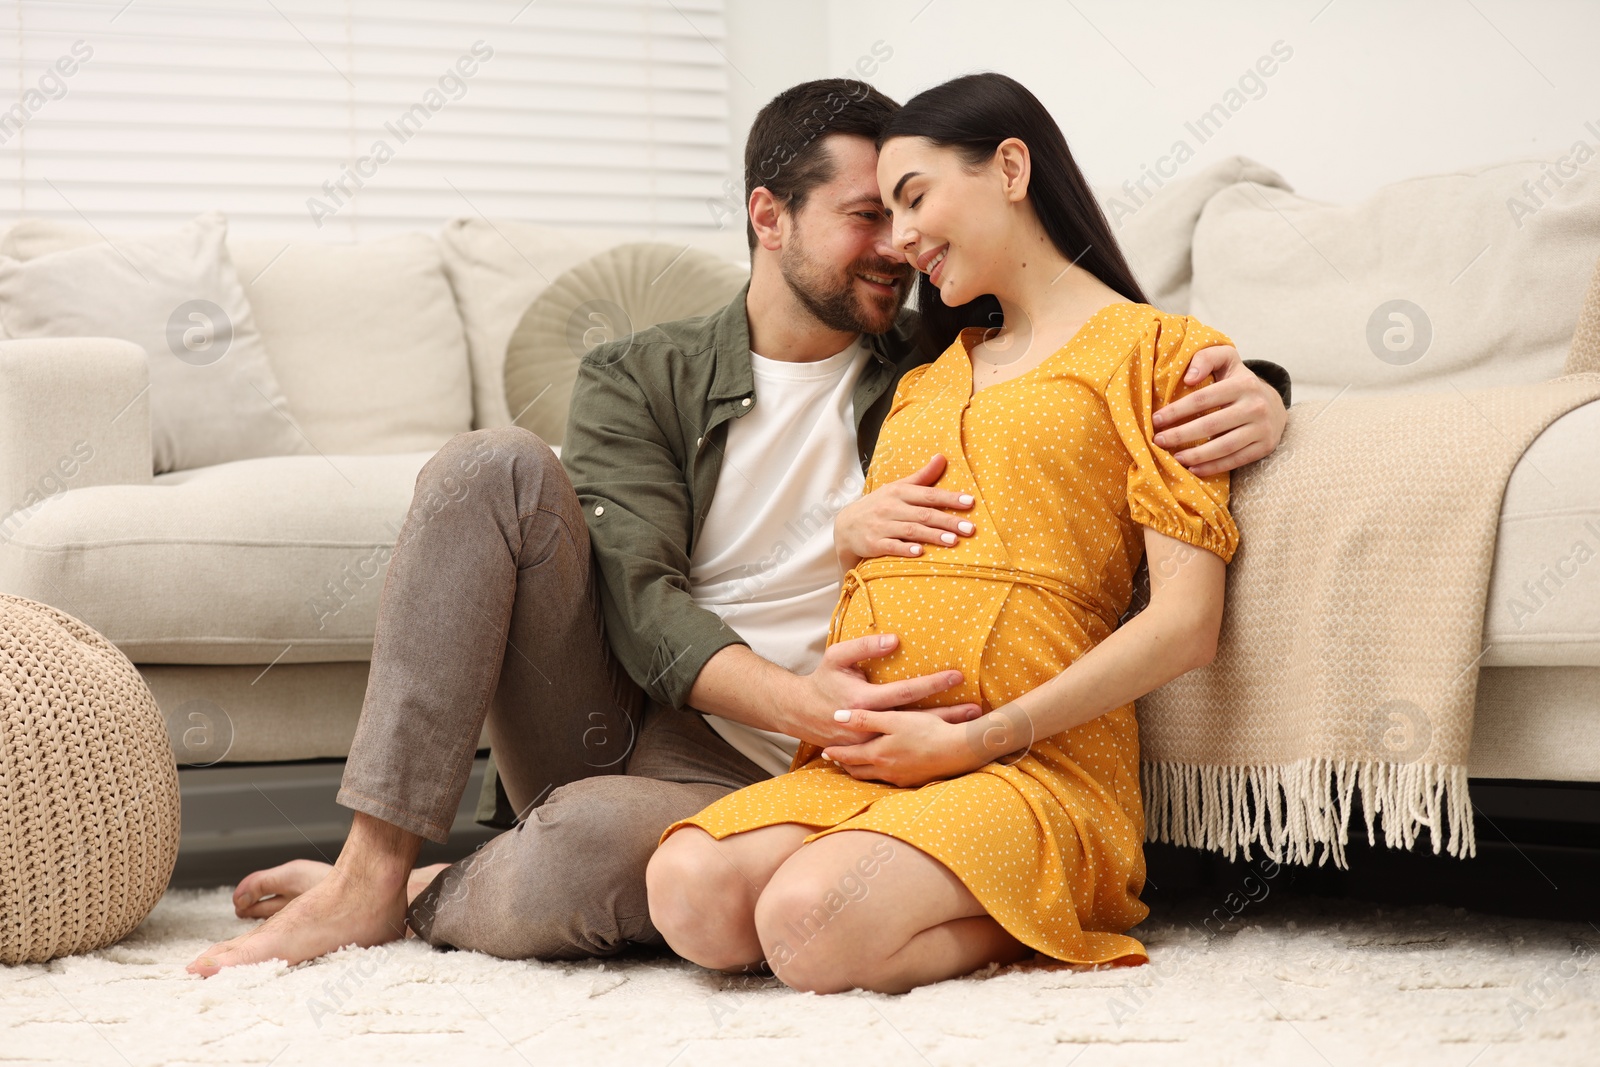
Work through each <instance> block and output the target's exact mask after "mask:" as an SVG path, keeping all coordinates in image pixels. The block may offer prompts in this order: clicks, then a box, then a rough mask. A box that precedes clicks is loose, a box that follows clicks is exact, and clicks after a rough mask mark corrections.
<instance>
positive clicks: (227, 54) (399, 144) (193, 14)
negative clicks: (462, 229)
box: [0, 0, 729, 240]
mask: <svg viewBox="0 0 1600 1067" xmlns="http://www.w3.org/2000/svg"><path fill="white" fill-rule="evenodd" d="M723 34H724V20H723V14H722V0H635V2H625V0H569V2H560V0H532V2H526V3H525V2H524V0H507V2H504V3H493V2H473V0H467V2H460V0H449V2H446V0H389V2H377V0H337V2H321V3H319V2H315V0H219V2H200V0H194V2H191V3H188V4H183V3H172V2H158V0H131V2H129V0H106V2H53V3H42V2H37V0H35V2H25V0H22V2H16V0H14V2H11V3H4V2H0V180H3V182H4V189H3V192H0V197H3V199H0V210H8V211H9V212H11V213H13V214H15V215H28V216H35V217H48V218H56V219H63V220H73V221H79V222H84V221H87V222H88V223H90V224H91V225H93V226H95V227H96V228H98V229H100V230H102V231H106V232H110V231H113V230H120V231H131V230H138V229H152V228H164V227H167V226H170V225H172V224H173V223H176V222H179V221H182V220H185V219H188V218H191V217H193V216H194V215H195V214H197V213H199V212H201V211H203V210H206V209H208V208H218V209H221V210H222V211H224V212H226V213H227V214H228V216H229V218H230V219H231V220H232V223H233V228H234V231H235V232H239V233H247V234H255V235H277V234H284V235H295V236H299V237H303V238H307V237H312V236H313V235H314V236H315V237H317V238H321V239H332V240H351V239H355V238H358V237H368V236H375V235H379V234H383V233H389V232H394V231H401V230H419V229H420V230H431V229H434V228H436V227H438V226H439V225H440V224H442V223H443V222H444V221H445V220H447V219H450V218H454V217H457V216H463V215H467V216H470V215H478V214H482V215H484V216H487V217H488V218H491V219H493V218H516V219H525V220H529V221H534V222H547V223H554V224H558V225H595V226H606V227H616V228H624V227H625V228H634V229H654V228H674V227H686V226H687V227H709V226H712V225H714V223H715V220H714V219H713V217H712V216H711V214H710V212H709V211H708V208H707V204H708V202H713V203H714V202H718V201H720V200H721V199H722V198H723V195H724V190H723V182H724V181H725V180H726V179H727V178H728V164H727V161H728V137H729V128H728V127H729V119H728V85H727V68H726V65H725V63H724V60H723V56H722V52H723V50H724V45H723V43H722V42H723Z"/></svg>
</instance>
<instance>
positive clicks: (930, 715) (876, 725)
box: [822, 706, 993, 788]
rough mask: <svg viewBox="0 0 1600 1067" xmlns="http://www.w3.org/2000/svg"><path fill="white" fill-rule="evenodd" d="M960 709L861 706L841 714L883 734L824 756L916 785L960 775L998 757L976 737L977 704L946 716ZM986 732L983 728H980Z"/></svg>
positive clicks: (851, 769) (852, 769)
mask: <svg viewBox="0 0 1600 1067" xmlns="http://www.w3.org/2000/svg"><path fill="white" fill-rule="evenodd" d="M950 710H954V709H947V708H929V709H925V710H919V711H870V710H867V709H864V708H855V709H851V710H849V711H840V712H837V713H836V717H843V718H840V722H841V724H842V725H846V726H848V727H850V728H851V729H853V730H862V731H870V732H873V733H876V734H877V735H878V736H877V737H874V738H872V739H870V740H868V741H863V742H861V743H859V744H854V745H832V746H829V747H828V748H825V749H823V750H822V755H823V756H824V757H825V758H827V759H830V760H832V761H834V762H835V763H837V764H838V765H839V766H840V767H842V768H843V769H844V770H845V772H846V773H848V774H849V775H850V776H851V777H852V778H859V779H861V780H863V781H878V782H888V783H889V784H890V785H895V786H902V787H906V788H912V787H915V786H919V785H924V784H926V783H928V782H931V781H934V780H935V779H938V778H955V777H958V776H960V775H963V774H966V773H967V772H968V771H973V770H977V769H978V768H979V767H982V766H983V765H984V764H985V763H988V762H989V761H990V760H991V759H992V758H993V757H992V756H991V755H989V753H988V752H987V751H986V749H985V747H984V745H983V743H981V739H979V738H975V737H974V731H973V726H974V723H975V720H977V719H978V718H979V716H978V715H976V714H972V713H971V712H976V711H978V710H979V709H977V708H976V707H975V706H974V707H971V710H970V711H964V712H963V714H962V716H961V717H952V720H951V721H946V719H945V717H944V716H943V715H942V714H941V713H942V712H945V711H950ZM980 732H981V731H980Z"/></svg>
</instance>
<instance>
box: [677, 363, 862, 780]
mask: <svg viewBox="0 0 1600 1067" xmlns="http://www.w3.org/2000/svg"><path fill="white" fill-rule="evenodd" d="M870 358H871V354H870V353H869V352H868V351H867V348H866V346H865V345H863V344H862V343H861V340H860V339H859V338H858V339H857V340H856V341H855V343H853V344H851V345H850V347H849V348H846V349H845V350H844V351H842V352H839V353H836V354H835V355H832V356H829V357H828V358H827V359H824V360H818V361H816V362H812V363H788V362H784V361H781V360H775V359H767V358H766V357H764V356H759V355H756V354H755V353H754V352H752V353H750V363H751V368H752V370H753V371H754V373H755V386H756V402H755V406H754V407H752V408H751V409H750V411H749V412H748V413H746V414H745V415H743V416H741V417H739V418H736V419H734V420H732V421H731V422H729V424H728V435H727V442H726V444H725V446H724V450H723V453H724V454H723V459H722V472H721V474H720V475H719V476H718V477H717V489H716V493H715V495H714V496H713V497H712V498H711V509H710V511H709V512H707V513H706V518H705V523H704V524H703V525H702V526H701V528H700V539H699V540H698V541H697V542H696V543H695V546H694V553H693V556H692V557H691V559H690V561H689V594H690V596H691V597H692V598H693V599H694V602H695V603H696V604H698V605H700V606H701V607H703V608H705V609H707V610H708V611H711V612H714V613H715V614H716V615H718V616H719V617H720V618H721V619H722V620H723V621H724V622H726V623H727V624H728V625H729V626H730V627H732V628H733V630H734V632H736V633H737V634H738V635H739V636H740V637H742V638H744V639H745V641H747V642H749V644H750V648H751V650H752V651H754V652H755V653H756V654H757V655H759V656H761V657H763V658H765V659H768V660H771V661H772V662H773V663H776V664H778V665H779V666H780V667H785V668H787V669H789V670H791V671H794V672H795V673H797V674H809V673H810V672H811V671H813V670H815V669H816V668H817V666H818V664H820V663H821V662H822V650H823V649H824V648H825V647H826V646H827V638H828V623H829V620H830V619H832V617H833V607H834V604H835V602H836V601H837V600H838V598H839V564H838V560H837V558H836V557H835V555H834V551H833V517H834V516H835V515H837V514H838V513H839V510H840V509H841V508H843V507H844V506H845V505H847V504H849V503H851V502H853V501H855V500H857V499H859V498H860V496H861V489H862V487H863V486H864V485H865V484H866V477H865V475H864V474H863V473H862V470H861V460H860V458H859V457H858V455H857V451H856V450H857V440H856V421H855V401H854V393H855V388H856V381H857V379H859V378H860V377H861V371H862V368H864V367H865V366H866V364H867V361H868V360H869V359H870ZM705 719H706V722H708V723H710V724H711V727H712V728H713V729H714V730H716V731H717V733H719V734H721V735H722V736H723V738H724V739H726V740H727V742H728V743H729V744H730V745H732V746H733V747H734V748H736V749H738V750H739V751H740V752H741V753H743V754H744V755H745V756H747V757H749V759H750V760H751V761H752V762H754V763H755V764H756V765H757V766H760V767H761V768H763V769H765V770H767V771H770V772H771V773H773V774H782V773H784V772H785V771H787V770H788V769H789V762H790V760H792V759H793V758H794V753H795V750H796V748H798V747H799V742H798V741H797V740H796V739H795V738H792V737H789V736H787V735H785V734H780V733H777V732H775V731H772V730H759V729H756V728H755V727H753V726H746V725H744V724H743V723H738V722H734V721H733V720H731V719H725V718H723V717H722V716H720V715H710V714H707V715H706V716H705Z"/></svg>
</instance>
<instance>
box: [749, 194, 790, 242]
mask: <svg viewBox="0 0 1600 1067" xmlns="http://www.w3.org/2000/svg"><path fill="white" fill-rule="evenodd" d="M748 210H749V212H750V226H751V228H752V229H754V230H755V231H756V242H757V243H758V244H760V245H761V247H762V248H765V249H766V250H767V251H769V252H777V251H779V250H781V249H782V248H783V227H782V219H783V208H782V206H780V205H779V203H778V198H777V197H775V196H773V195H772V190H770V189H768V188H767V187H766V186H765V185H758V186H756V187H755V188H754V189H752V190H751V191H750V203H749V205H748Z"/></svg>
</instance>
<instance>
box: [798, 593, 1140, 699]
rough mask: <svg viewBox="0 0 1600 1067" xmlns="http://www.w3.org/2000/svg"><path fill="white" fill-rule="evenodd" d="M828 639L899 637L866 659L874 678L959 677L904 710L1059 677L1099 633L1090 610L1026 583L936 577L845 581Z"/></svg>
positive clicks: (991, 695) (996, 695) (1000, 694)
mask: <svg viewBox="0 0 1600 1067" xmlns="http://www.w3.org/2000/svg"><path fill="white" fill-rule="evenodd" d="M840 608H841V609H842V615H838V614H836V616H835V624H834V632H833V634H832V635H831V636H830V638H829V643H830V644H832V643H835V642H837V641H848V640H850V639H852V638H856V637H863V636H866V635H867V634H875V633H892V634H896V635H898V636H899V638H900V645H899V647H898V648H896V649H895V651H894V653H893V654H892V655H890V656H886V657H884V658H882V659H873V660H866V661H864V662H863V663H862V664H861V669H862V670H863V671H864V672H865V673H866V676H867V678H868V680H869V681H872V682H874V683H878V684H882V683H886V682H896V681H902V680H904V679H907V678H915V677H918V676H921V675H924V674H934V673H937V672H939V671H947V670H951V669H955V670H959V671H961V673H962V675H963V677H964V679H965V680H964V681H963V683H962V684H961V685H960V686H959V687H957V688H955V689H951V690H947V691H945V692H943V693H937V694H935V695H934V696H931V697H928V698H927V699H925V700H921V701H918V702H917V703H915V704H912V705H910V706H911V707H918V708H931V707H945V706H949V705H952V704H964V703H975V704H978V705H980V706H981V707H982V708H983V710H984V711H990V710H993V709H994V708H997V707H999V706H1001V705H1002V704H1005V703H1006V702H1007V701H1010V700H1015V699H1016V698H1017V697H1019V696H1021V695H1022V694H1024V693H1026V692H1028V691H1030V690H1032V689H1035V688H1037V687H1038V686H1040V685H1043V684H1044V683H1045V682H1047V681H1049V680H1050V679H1051V678H1054V677H1055V676H1056V675H1057V674H1060V673H1061V672H1062V671H1063V670H1065V669H1066V668H1067V667H1068V666H1069V665H1071V663H1072V662H1073V661H1074V660H1076V659H1077V658H1078V657H1079V656H1082V655H1083V654H1084V653H1085V652H1087V651H1088V650H1089V649H1091V648H1093V647H1094V646H1095V645H1096V644H1098V643H1099V642H1100V641H1103V640H1105V637H1106V635H1107V634H1109V633H1110V632H1111V631H1110V627H1109V626H1108V625H1107V624H1106V622H1105V621H1104V620H1103V619H1101V618H1100V617H1099V616H1098V615H1095V614H1094V613H1093V612H1090V611H1087V610H1085V609H1084V608H1082V607H1081V606H1079V605H1078V604H1076V603H1075V602H1073V601H1071V600H1068V599H1066V598H1065V597H1063V596H1060V595H1058V594H1056V593H1054V592H1051V591H1049V590H1047V589H1043V588H1040V587H1038V586H1036V585H1024V584H1018V583H1013V582H1008V581H999V580H993V579H988V578H966V577H951V576H946V575H931V574H918V575H893V576H883V577H869V578H866V579H864V580H860V581H847V582H846V584H845V588H844V591H843V593H842V596H841V603H840Z"/></svg>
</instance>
